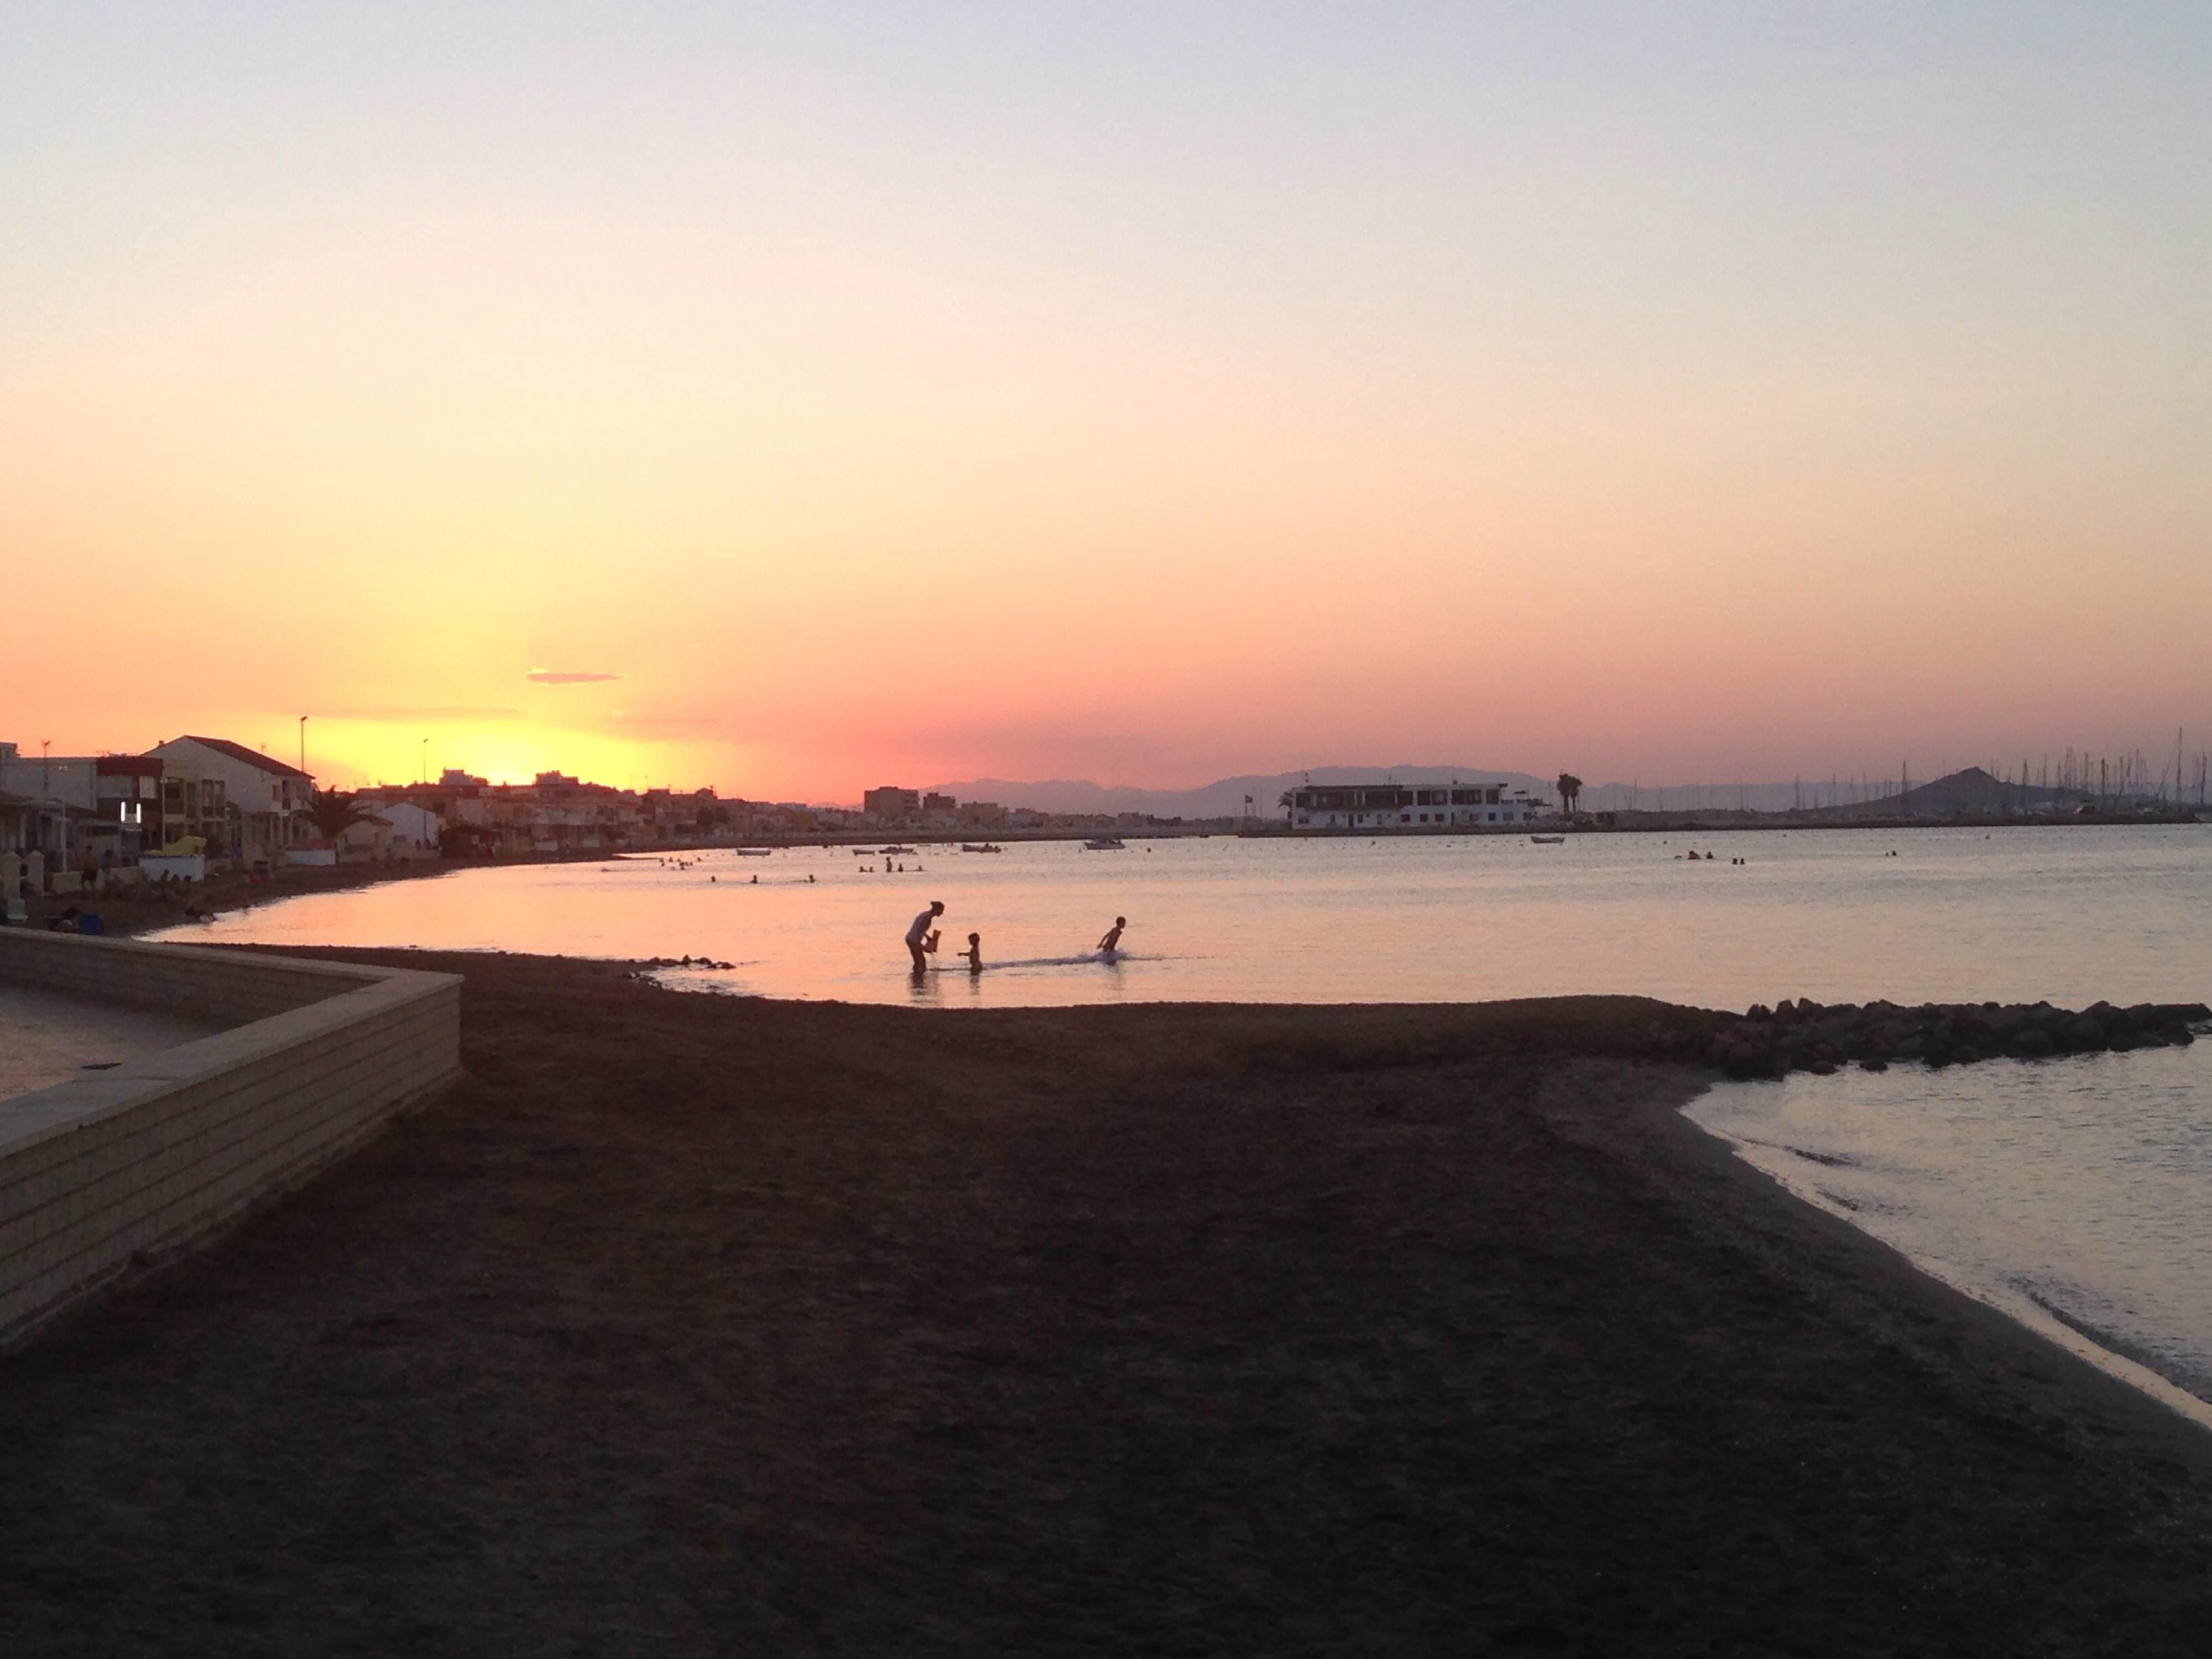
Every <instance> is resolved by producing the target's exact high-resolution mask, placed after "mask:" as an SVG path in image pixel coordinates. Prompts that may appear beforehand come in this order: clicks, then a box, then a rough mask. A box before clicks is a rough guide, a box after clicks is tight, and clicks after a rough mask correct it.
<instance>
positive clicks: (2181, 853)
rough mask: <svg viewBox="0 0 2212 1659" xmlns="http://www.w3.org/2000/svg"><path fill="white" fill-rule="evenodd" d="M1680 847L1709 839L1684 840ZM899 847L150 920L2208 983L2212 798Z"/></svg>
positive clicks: (2009, 994)
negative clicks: (2141, 807)
mask: <svg viewBox="0 0 2212 1659" xmlns="http://www.w3.org/2000/svg"><path fill="white" fill-rule="evenodd" d="M1692 845H1694V846H1695V848H1697V850H1699V851H1701V852H1702V851H1705V850H1706V849H1707V848H1711V850H1712V851H1715V852H1717V853H1718V854H1720V855H1721V860H1720V861H1719V862H1717V863H1710V864H1709V863H1705V862H1702V861H1700V862H1698V863H1694V864H1692V863H1688V862H1685V861H1684V860H1682V859H1681V857H1680V854H1682V853H1683V852H1685V851H1686V850H1687V849H1688V848H1690V847H1692ZM1892 848H1894V849H1895V852H1896V856H1895V857H1891V856H1888V854H1890V852H1891V850H1892ZM1147 849H1149V850H1147ZM1730 858H1742V859H1744V860H1747V862H1746V863H1744V864H1742V865H1741V866H1738V865H1732V864H1729V862H1727V860H1729V859H1730ZM893 862H894V863H899V862H903V863H904V864H905V865H906V866H908V868H907V872H906V873H904V874H890V875H885V874H881V873H863V872H864V871H866V870H868V869H869V867H870V866H874V867H875V868H876V869H877V870H880V868H881V860H879V859H874V858H856V857H854V855H853V854H852V853H851V851H850V850H849V849H847V848H799V849H794V850H792V851H788V852H779V853H776V854H773V855H772V856H770V857H768V858H739V857H738V856H736V855H735V854H729V853H710V854H702V855H700V856H698V857H697V858H696V859H695V860H691V861H690V867H689V868H685V869H679V868H677V867H675V866H673V865H672V864H664V863H662V862H660V861H659V860H654V859H651V858H645V859H622V860H609V861H607V862H605V863H604V864H568V865H530V866H519V867H515V868H512V869H504V870H502V869H484V870H470V871H463V872H456V873H454V874H453V875H450V876H446V877H442V878H438V879H435V880H428V881H410V882H402V883H393V884H385V885H381V886H376V887H371V888H367V889H363V890H358V891H355V892H349V893H332V894H326V895H319V896H311V897H305V898H296V899H288V900H285V901H283V902H278V903H275V904H270V905H264V906H260V907H258V908H255V909H253V910H252V911H249V912H244V913H238V914H234V915H228V916H225V917H223V918H222V920H220V921H216V922H215V923H214V924H212V925H210V926H207V927H197V928H191V929H179V930H175V931H174V932H173V933H170V934H168V935H167V937H170V938H187V937H190V938H197V939H210V940H226V941H246V940H252V941H259V942H268V943H283V944H303V945H421V946H422V947H423V948H425V949H433V950H508V951H544V952H551V953H558V954H563V955H573V956H597V957H683V956H694V957H701V956H703V957H711V958H713V959H714V960H716V961H726V962H731V963H735V964H737V965H736V967H735V968H734V969H732V970H731V971H729V972H727V973H714V974H708V975H690V976H684V975H678V976H676V977H677V978H678V979H679V980H681V981H683V982H684V983H685V984H686V986H687V987H692V988H702V989H706V988H714V989H722V990H729V991H737V992H744V993H757V994H764V995H769V996H782V997H838V998H842V999H846V1000H853V1001H862V1002H890V1003H907V1002H914V1001H921V1002H923V1003H926V1004H932V1005H942V1006H951V1007H968V1006H1021V1005H1031V1006H1034V1005H1040V1004H1042V1005H1064V1004H1074V1003H1091V1002H1109V1001H1124V1000H1129V1001H1153V1000H1168V1001H1198V1000H1206V1001H1239V1002H1255V1001H1256V1002H1457V1001H1468V1000H1481V999H1489V998H1495V997H1511V996H1549V995H1557V994H1568V993H1573V992H1589V991H1610V992H1632V993H1639V994H1645V995H1650V996H1656V997H1663V998H1665V999H1667V1000H1669V1001H1674V1002H1688V1003H1697V1004H1701V1005H1705V1006H1715V1007H1737V1008H1740V1007H1743V1006H1746V1005H1747V1004H1749V1003H1751V1002H1754V1001H1765V1002H1771V1001H1772V1000H1775V999H1777V998H1778V997H1784V996H1791V997H1795V996H1808V995H1809V996H1813V997H1816V998H1818V999H1820V1000H1821V1001H1824V1002H1832V1001H1840V1000H1851V1001H1862V1000H1866V999H1868V998H1869V997H1884V996H1886V997H1888V998H1890V999H1892V1000H1897V1001H1913V1000H1961V999H1972V1000H1985V999H1989V998H1997V999H2002V1000H2027V1001H2033V1000H2037V999H2039V998H2044V997H2048V998H2050V999H2051V1000H2053V1001H2055V1002H2076V1003H2078V1002H2089V1001H2094V1000H2097V999H2098V998H2100V997H2103V998H2106V999H2109V1000H2113V1001H2138V1000H2146V999H2154V1000H2179V999H2184V998H2186V999H2191V1000H2197V999H2203V998H2204V997H2205V996H2206V994H2207V993H2208V992H2212V932H2208V929H2207V927H2206V926H2205V918H2206V916H2207V915H2208V914H2212V825H2187V826H2179V827H2166V828H2158V829H2012V830H1996V831H1993V832H1990V833H1989V834H1987V835H1986V836H1985V835H1984V832H1983V831H1980V830H1927V829H1923V830H1917V831H1913V832H1910V833H1905V834H1899V835H1896V836H1877V835H1875V834H1871V833H1869V832H1866V831H1863V830H1832V831H1825V832H1803V831H1792V832H1790V833H1786V834H1785V833H1782V832H1760V833H1752V834H1737V835H1716V836H1710V837H1700V838H1699V839H1697V840H1696V841H1695V842H1686V841H1684V840H1682V839H1680V838H1679V837H1678V838H1674V839H1672V840H1668V839H1662V838H1661V837H1659V836H1642V835H1636V836H1583V837H1575V838H1571V839H1570V840H1569V841H1568V842H1566V843H1565V845H1562V846H1558V847H1538V846H1535V845H1534V844H1532V843H1531V842H1528V840H1526V839H1525V838H1522V837H1511V838H1508V837H1503V836H1496V837H1492V836H1458V837H1450V838H1437V839H1425V840H1420V841H1383V842H1341V841H1330V842H1313V841H1309V842H1260V841H1240V840H1237V839H1236V838H1234V837H1226V836H1224V837H1216V838H1213V839H1211V840H1205V841H1182V842H1131V843H1130V844H1129V848H1128V850H1127V851H1126V852H1120V853H1091V852H1085V851H1084V850H1082V848H1080V846H1079V845H1078V844H1075V843H1071V842H1033V843H1030V844H1026V845H1014V846H1011V847H1009V848H1007V849H1006V852H1004V853H1003V854H962V853H958V852H951V851H942V850H939V849H937V848H923V849H921V853H920V854H919V855H918V857H909V858H904V859H898V860H893ZM916 864H919V865H921V866H922V868H921V870H920V871H918V872H917V871H916V870H915V865H916ZM810 875H811V876H812V877H814V878H815V879H814V881H813V882H812V883H811V884H810V883H809V882H808V881H807V879H806V878H807V877H808V876H810ZM756 876H757V877H758V878H759V881H758V884H757V885H755V884H754V883H753V880H752V878H754V877H756ZM933 898H941V899H943V900H944V901H945V906H946V910H945V919H944V921H943V923H942V926H943V927H944V930H945V946H946V950H947V951H948V953H949V952H950V951H951V950H953V949H955V948H957V946H958V945H960V944H961V943H962V942H963V941H964V940H965V939H966V936H967V935H968V933H969V932H970V931H975V932H979V933H981V934H982V936H983V954H984V960H985V961H986V963H990V964H992V966H991V967H990V969H989V970H988V971H987V972H986V973H984V974H983V975H981V977H980V978H976V979H972V980H971V979H970V978H969V975H968V974H967V972H966V971H965V969H964V968H959V967H957V966H955V968H954V969H953V971H951V972H945V973H938V974H932V975H930V976H929V981H928V982H927V984H926V985H925V986H924V987H922V989H921V990H920V991H919V992H917V991H915V989H914V988H913V987H912V986H911V985H910V983H909V981H908V974H907V957H906V951H905V949H904V947H903V946H902V945H901V943H900V939H901V938H902V935H903V934H904V933H905V931H906V927H907V923H908V921H910V920H911V919H912V917H913V916H914V915H915V912H916V911H917V910H919V909H921V908H922V907H923V906H924V905H926V904H927V902H928V901H929V900H931V899H933ZM1116 915H1126V916H1127V917H1128V918H1129V929H1128V932H1127V934H1126V936H1125V937H1124V939H1123V945H1124V949H1125V951H1126V952H1127V954H1126V955H1125V956H1124V957H1123V958H1122V960H1121V961H1120V962H1119V963H1115V964H1113V965H1111V966H1107V965H1102V964H1101V963H1097V961H1095V960H1091V961H1073V960H1071V958H1078V957H1083V956H1085V954H1086V953H1087V952H1089V951H1090V950H1091V947H1092V946H1093V945H1095V944H1096V943H1097V939H1098V938H1099V936H1100V935H1101V934H1102V933H1104V932H1105V930H1106V929H1107V927H1109V926H1110V925H1111V923H1112V922H1113V920H1114V918H1115V916H1116ZM948 960H949V957H948Z"/></svg>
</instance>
